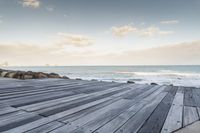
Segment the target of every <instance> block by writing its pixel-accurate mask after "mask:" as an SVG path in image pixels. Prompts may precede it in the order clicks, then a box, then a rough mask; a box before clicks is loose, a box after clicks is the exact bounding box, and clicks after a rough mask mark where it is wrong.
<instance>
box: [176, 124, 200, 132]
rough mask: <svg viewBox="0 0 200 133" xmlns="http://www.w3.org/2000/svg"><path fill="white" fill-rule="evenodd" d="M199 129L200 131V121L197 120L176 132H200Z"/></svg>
mask: <svg viewBox="0 0 200 133" xmlns="http://www.w3.org/2000/svg"><path fill="white" fill-rule="evenodd" d="M199 131H200V121H197V122H194V123H193V124H190V125H188V126H186V127H184V128H182V129H180V130H177V131H175V132H174V133H199Z"/></svg>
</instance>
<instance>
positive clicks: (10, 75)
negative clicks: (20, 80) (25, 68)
mask: <svg viewBox="0 0 200 133" xmlns="http://www.w3.org/2000/svg"><path fill="white" fill-rule="evenodd" d="M15 75H16V72H14V71H13V72H12V71H11V72H8V73H7V74H6V75H5V76H4V77H6V78H14V76H15Z"/></svg>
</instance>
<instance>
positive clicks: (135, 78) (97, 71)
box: [0, 66, 200, 88]
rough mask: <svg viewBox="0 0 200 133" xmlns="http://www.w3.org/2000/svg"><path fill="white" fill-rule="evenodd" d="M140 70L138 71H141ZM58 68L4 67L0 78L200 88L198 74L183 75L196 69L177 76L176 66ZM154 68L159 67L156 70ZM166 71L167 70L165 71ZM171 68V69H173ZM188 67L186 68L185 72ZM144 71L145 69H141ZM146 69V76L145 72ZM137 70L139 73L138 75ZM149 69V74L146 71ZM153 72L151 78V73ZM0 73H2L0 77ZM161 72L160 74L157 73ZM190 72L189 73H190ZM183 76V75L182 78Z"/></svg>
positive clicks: (191, 67) (199, 75)
mask: <svg viewBox="0 0 200 133" xmlns="http://www.w3.org/2000/svg"><path fill="white" fill-rule="evenodd" d="M141 67H142V69H141ZM141 67H137V66H123V67H121V66H118V67H117V66H113V67H111V66H108V67H106V66H103V67H100V66H97V67H96V66H83V67H81V66H76V67H72V66H60V67H21V68H20V67H16V68H15V67H7V68H5V67H4V68H3V69H1V68H0V77H5V78H16V79H21V80H25V79H26V80H27V79H43V78H63V79H69V78H70V79H76V80H88V81H90V80H92V81H93V80H94V81H106V82H118V83H135V84H158V85H174V86H184V87H197V88H199V87H200V73H198V72H196V73H194V74H192V73H190V74H189V73H186V72H187V71H188V70H193V68H196V70H198V69H199V67H197V66H187V67H186V66H184V67H180V66H179V67H180V70H181V69H182V70H183V69H185V70H187V71H185V72H181V71H180V72H179V74H178V75H177V74H176V73H177V72H178V70H179V69H178V70H177V69H176V71H172V70H175V68H177V66H165V67H164V66H156V67H155V68H156V69H155V68H154V67H153V66H149V67H146V66H141ZM158 67H161V68H159V69H158V70H157V68H158ZM169 67H171V68H170V69H169ZM174 67H175V68H174ZM188 67H189V68H188ZM144 68H145V69H144ZM146 68H148V72H147V71H146ZM138 69H139V70H140V71H141V72H138ZM149 69H150V70H149ZM153 70H154V71H155V70H156V71H158V72H157V73H156V71H155V72H154V73H153V75H152V71H153ZM2 72H3V73H2ZM160 72H163V73H160ZM191 72H192V71H191ZM185 73H186V74H185Z"/></svg>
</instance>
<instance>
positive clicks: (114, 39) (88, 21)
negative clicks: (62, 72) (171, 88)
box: [0, 0, 200, 65]
mask: <svg viewBox="0 0 200 133" xmlns="http://www.w3.org/2000/svg"><path fill="white" fill-rule="evenodd" d="M199 29H200V1H199V0H0V47H1V50H0V52H1V57H0V59H1V60H0V64H1V62H5V61H7V62H9V64H11V65H45V64H50V65H53V64H57V65H112V64H113V65H135V64H136V65H137V64H146V65H148V64H155V65H156V64H200V61H199V59H198V58H197V56H199V55H196V53H194V55H185V56H186V57H185V58H189V57H190V58H192V62H191V60H185V61H182V60H181V59H182V57H181V56H182V55H183V53H179V52H176V51H175V52H174V56H175V58H173V59H171V60H172V61H171V62H170V58H171V57H168V58H169V59H166V63H165V62H162V60H165V58H166V56H164V55H162V53H161V54H160V55H159V56H160V59H156V58H155V57H153V54H152V53H149V54H151V55H152V58H153V60H152V61H151V62H149V61H147V60H144V59H145V58H146V56H147V55H146V54H145V53H148V52H149V51H151V50H152V48H153V49H154V52H155V50H157V49H158V48H161V49H168V47H172V46H174V47H177V46H178V48H177V50H180V49H183V50H182V51H184V49H186V47H187V45H190V47H191V50H193V49H197V48H199V47H198V44H199V43H198V42H199V40H200V30H199ZM194 44H195V45H194ZM30 47H31V49H32V50H31V51H30V52H24V51H26V49H27V48H29V49H30ZM165 47H167V48H165ZM174 47H173V50H174ZM196 47H197V48H196ZM13 48H15V49H18V52H15V50H13V52H12V50H10V52H6V50H8V49H13ZM146 50H147V51H148V52H144V51H146ZM199 50H200V49H199ZM169 51H170V50H169ZM34 52H36V53H41V52H42V53H43V52H45V54H44V53H43V54H41V55H38V56H37V57H36V56H35V57H34V56H33V53H34ZM126 53H131V55H129V56H127V55H126ZM138 53H140V56H143V58H144V59H142V60H141V59H138V58H136V57H137V56H138ZM176 53H179V54H176ZM184 54H185V53H184ZM13 56H14V57H13ZM23 56H26V58H24V57H23ZM66 56H68V57H66ZM40 57H43V58H41V59H40V60H38V58H40ZM49 57H52V58H49ZM61 57H65V58H63V59H62V60H61V59H60V58H61ZM111 57H112V58H111ZM117 57H120V60H117V59H119V58H117ZM147 57H148V56H147ZM58 58H59V59H58ZM124 58H128V59H127V61H126V62H124ZM161 58H162V59H161ZM132 59H136V61H132ZM175 59H176V60H175ZM54 60H58V61H56V62H55V61H54ZM167 60H169V61H167ZM66 62H67V63H66Z"/></svg>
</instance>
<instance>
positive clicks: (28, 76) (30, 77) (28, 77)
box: [23, 74, 33, 79]
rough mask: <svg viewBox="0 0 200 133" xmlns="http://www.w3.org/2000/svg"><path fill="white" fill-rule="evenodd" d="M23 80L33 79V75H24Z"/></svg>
mask: <svg viewBox="0 0 200 133" xmlns="http://www.w3.org/2000/svg"><path fill="white" fill-rule="evenodd" d="M23 79H33V75H26V74H25V75H24V77H23Z"/></svg>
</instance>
